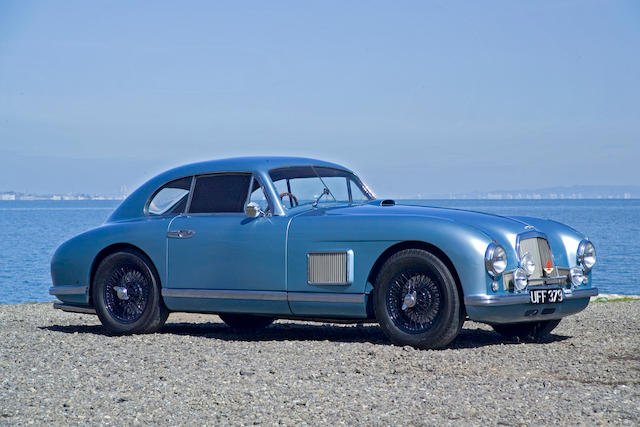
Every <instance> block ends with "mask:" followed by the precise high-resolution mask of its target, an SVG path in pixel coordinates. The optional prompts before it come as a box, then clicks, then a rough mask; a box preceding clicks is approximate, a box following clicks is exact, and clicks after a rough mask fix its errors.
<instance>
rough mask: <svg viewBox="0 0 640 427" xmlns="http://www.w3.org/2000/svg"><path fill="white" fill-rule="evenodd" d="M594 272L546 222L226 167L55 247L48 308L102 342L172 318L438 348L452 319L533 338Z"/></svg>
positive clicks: (193, 176)
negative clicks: (353, 330) (77, 319)
mask: <svg viewBox="0 0 640 427" xmlns="http://www.w3.org/2000/svg"><path fill="white" fill-rule="evenodd" d="M595 262H596V252H595V248H594V246H593V244H592V243H591V242H590V241H589V240H588V239H587V238H586V237H585V236H584V235H583V234H581V233H579V232H578V231H576V230H574V229H573V228H571V227H568V226H566V225H563V224H560V223H557V222H555V221H551V220H544V219H538V218H530V217H504V216H497V215H489V214H484V213H479V212H472V211H464V210H457V209H443V208H436V207H424V206H411V205H408V204H400V203H396V202H395V201H394V200H379V199H376V198H375V196H374V195H373V193H372V192H371V191H370V190H369V189H368V188H367V186H366V185H365V184H364V183H363V182H362V180H360V178H358V177H357V176H356V175H355V174H354V173H353V172H352V171H350V170H349V169H347V168H345V167H343V166H340V165H338V164H334V163H328V162H324V161H320V160H314V159H307V158H293V157H253V158H233V159H224V160H215V161H208V162H201V163H195V164H190V165H186V166H182V167H178V168H175V169H172V170H169V171H167V172H164V173H162V174H160V175H158V176H156V177H155V178H152V179H151V180H149V181H148V182H147V183H145V184H144V185H142V186H141V187H140V188H138V189H137V190H136V191H135V192H133V193H132V194H131V195H130V196H129V197H128V198H127V199H126V200H124V201H123V202H122V204H121V205H120V206H119V207H118V208H117V209H116V210H115V212H113V214H112V215H111V216H110V217H109V219H108V220H107V221H106V222H105V223H104V224H103V225H101V226H100V227H98V228H95V229H93V230H90V231H87V232H85V233H83V234H81V235H79V236H76V237H74V238H72V239H71V240H69V241H67V242H65V243H64V244H62V245H61V246H60V247H59V248H58V250H57V251H56V253H55V254H54V256H53V259H52V261H51V276H52V281H53V287H52V288H51V289H50V293H51V295H55V296H56V297H57V298H58V299H59V300H60V302H56V303H54V307H55V308H58V309H62V310H65V311H72V312H81V313H95V314H97V315H98V317H99V318H100V321H101V322H102V324H103V326H104V328H105V329H106V330H107V331H108V332H109V333H111V334H131V333H151V332H155V331H157V330H158V329H160V328H161V327H162V326H163V324H164V323H165V321H166V319H167V316H168V315H169V313H170V312H175V311H177V312H197V313H215V314H218V315H219V316H220V318H222V320H223V321H224V322H225V323H227V324H228V325H229V326H231V327H233V328H238V329H255V328H264V327H266V326H268V325H269V324H271V323H272V322H273V321H274V320H275V319H278V318H281V319H302V320H319V319H322V321H327V320H336V321H354V322H367V321H376V322H378V323H379V324H380V327H381V328H382V330H383V331H384V333H385V334H386V336H387V337H388V338H389V339H390V340H391V341H392V342H393V343H395V344H399V345H411V346H414V347H417V348H441V347H444V346H447V345H448V344H449V343H451V341H452V340H454V339H455V337H456V336H457V335H458V333H459V331H460V329H461V327H462V325H463V323H464V321H465V320H466V319H470V320H474V321H477V322H484V323H487V324H490V325H492V326H493V328H494V329H495V330H496V331H497V332H498V333H500V334H502V335H505V336H508V337H518V338H520V339H536V340H539V339H542V338H544V337H545V336H546V335H548V334H549V333H550V332H551V330H552V329H553V328H555V327H556V326H557V325H558V323H559V322H560V319H562V318H563V317H565V316H568V315H570V314H574V313H577V312H579V311H581V310H583V309H584V308H585V307H587V305H588V304H589V298H590V297H591V296H595V295H597V294H598V291H597V289H596V288H595V287H594V286H593V283H592V282H591V270H592V268H593V266H594V264H595Z"/></svg>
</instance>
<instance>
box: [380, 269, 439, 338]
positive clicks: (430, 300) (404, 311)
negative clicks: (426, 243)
mask: <svg viewBox="0 0 640 427" xmlns="http://www.w3.org/2000/svg"><path fill="white" fill-rule="evenodd" d="M386 299H387V304H386V306H387V310H388V311H389V316H390V317H391V320H392V321H393V323H394V324H395V325H396V326H397V327H398V328H399V329H400V330H402V331H404V332H407V333H410V334H419V333H423V332H425V331H427V330H429V329H430V328H431V327H432V326H433V324H434V322H436V321H437V319H438V316H439V314H440V312H441V308H442V300H443V298H442V292H441V289H440V286H439V285H438V282H437V281H436V279H435V278H433V277H432V276H431V275H429V274H428V273H427V272H402V273H400V274H399V275H398V276H396V278H395V279H394V280H393V281H392V283H391V285H390V286H389V288H388V290H387V295H386Z"/></svg>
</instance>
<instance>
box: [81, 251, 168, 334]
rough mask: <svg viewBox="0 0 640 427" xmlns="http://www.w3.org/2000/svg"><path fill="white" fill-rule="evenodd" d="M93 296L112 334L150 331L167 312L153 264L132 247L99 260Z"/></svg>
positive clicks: (160, 323)
mask: <svg viewBox="0 0 640 427" xmlns="http://www.w3.org/2000/svg"><path fill="white" fill-rule="evenodd" d="M92 297H93V304H94V306H95V309H96V314H97V315H98V318H99V319H100V322H102V325H103V326H104V328H105V329H106V330H107V331H108V332H109V333H112V334H133V333H152V332H155V331H157V330H158V329H160V328H161V327H162V325H164V323H165V321H166V320H167V317H168V316H169V310H168V309H167V308H166V307H165V305H164V302H163V301H162V298H161V296H160V280H159V279H158V276H157V274H156V272H155V268H153V266H152V264H151V262H150V261H149V260H148V258H147V257H145V256H144V255H142V254H141V253H139V252H137V251H134V250H122V251H119V252H115V253H113V254H111V255H108V256H107V257H106V258H105V259H104V260H102V262H101V263H100V265H99V266H98V269H97V270H96V274H95V277H94V280H93V286H92Z"/></svg>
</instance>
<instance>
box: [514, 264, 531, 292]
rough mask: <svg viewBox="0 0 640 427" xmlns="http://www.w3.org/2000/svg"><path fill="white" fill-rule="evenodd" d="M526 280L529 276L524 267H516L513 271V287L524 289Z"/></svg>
mask: <svg viewBox="0 0 640 427" xmlns="http://www.w3.org/2000/svg"><path fill="white" fill-rule="evenodd" d="M528 282H529V278H528V276H527V272H526V271H524V268H517V269H516V271H514V272H513V287H514V288H516V290H517V291H522V290H524V288H526V287H527V283H528Z"/></svg>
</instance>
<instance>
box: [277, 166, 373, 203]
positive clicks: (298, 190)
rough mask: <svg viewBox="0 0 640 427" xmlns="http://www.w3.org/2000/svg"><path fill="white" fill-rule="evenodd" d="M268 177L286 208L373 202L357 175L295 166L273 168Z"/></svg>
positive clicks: (332, 169)
mask: <svg viewBox="0 0 640 427" xmlns="http://www.w3.org/2000/svg"><path fill="white" fill-rule="evenodd" d="M269 175H270V176H271V180H272V181H273V183H274V184H275V187H276V191H278V195H279V196H280V199H281V200H282V206H283V207H285V208H292V207H295V206H299V205H307V204H309V205H314V206H315V205H317V204H318V203H327V202H331V203H333V202H338V203H363V202H366V201H369V200H372V199H373V195H372V194H371V192H370V191H369V190H368V189H367V188H366V186H365V185H364V184H363V183H362V181H360V179H359V178H358V177H357V176H355V175H354V174H352V173H351V172H348V171H345V170H342V169H334V168H328V167H324V166H295V167H286V168H278V169H272V170H271V171H269ZM325 188H326V190H325Z"/></svg>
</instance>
